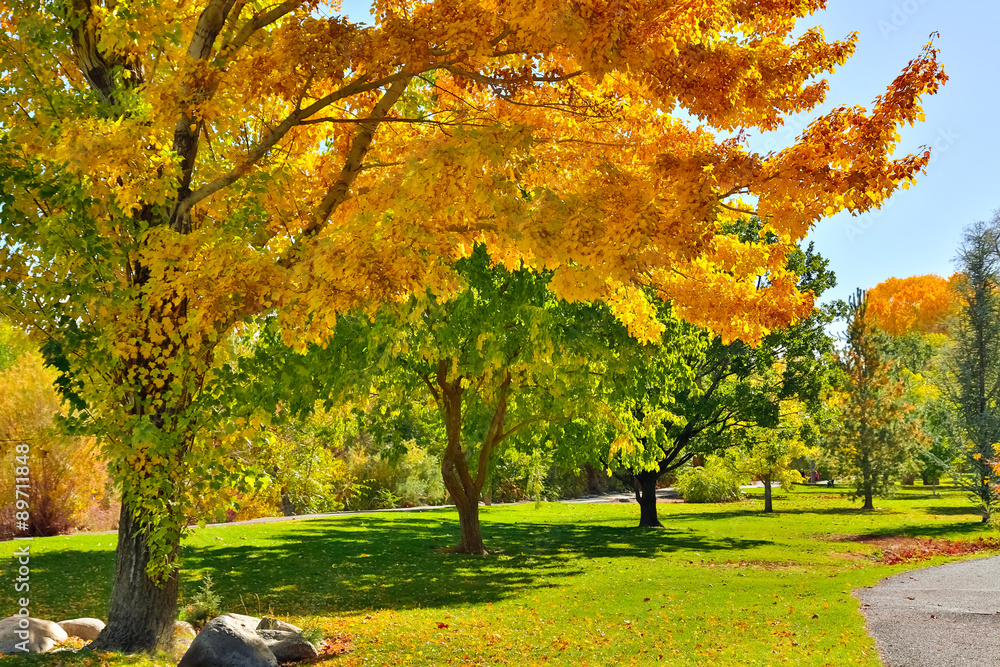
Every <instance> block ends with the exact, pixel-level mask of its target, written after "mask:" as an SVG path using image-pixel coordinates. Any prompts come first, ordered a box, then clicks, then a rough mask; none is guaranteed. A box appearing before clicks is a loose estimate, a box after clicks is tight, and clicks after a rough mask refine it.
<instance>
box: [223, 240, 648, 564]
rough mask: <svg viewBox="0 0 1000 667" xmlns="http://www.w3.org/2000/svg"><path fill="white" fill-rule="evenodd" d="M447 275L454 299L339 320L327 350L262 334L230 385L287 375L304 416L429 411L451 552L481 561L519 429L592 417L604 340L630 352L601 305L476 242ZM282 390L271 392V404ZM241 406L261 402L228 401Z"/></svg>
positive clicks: (432, 298)
mask: <svg viewBox="0 0 1000 667" xmlns="http://www.w3.org/2000/svg"><path fill="white" fill-rule="evenodd" d="M454 270H455V272H456V275H457V276H459V277H460V278H461V279H462V281H463V285H462V287H461V288H460V289H459V290H458V291H457V293H455V294H452V295H448V296H441V295H438V294H435V293H434V292H433V291H432V290H427V291H426V292H425V293H423V294H420V295H417V296H413V297H411V298H410V299H408V300H407V301H405V302H404V303H400V304H386V305H384V306H382V307H381V308H379V309H378V310H377V311H376V312H374V313H372V314H371V315H368V314H365V313H355V314H344V315H342V316H341V317H339V318H338V321H337V324H336V328H335V330H334V333H333V336H332V338H331V339H330V342H329V343H328V344H327V345H326V346H323V347H320V346H313V347H312V348H311V349H310V350H309V351H308V352H307V353H306V354H304V355H297V354H296V353H294V352H293V351H292V350H290V349H289V348H287V347H284V346H283V344H282V343H281V342H280V341H279V340H277V338H276V337H271V338H270V339H269V341H268V343H267V344H266V345H263V346H261V347H260V349H258V351H257V352H256V354H255V359H256V361H255V362H250V361H249V360H245V361H244V362H243V365H244V366H245V367H246V368H247V369H251V368H256V369H257V370H254V371H252V375H247V376H244V377H242V378H239V377H237V378H236V379H234V380H233V381H232V383H231V384H232V385H233V386H236V387H239V386H247V385H248V384H253V385H254V386H255V387H256V388H257V390H258V391H260V390H263V391H264V392H265V393H267V392H269V391H271V390H270V389H267V388H263V387H265V386H266V385H264V384H260V383H256V382H253V381H251V380H250V378H251V377H260V376H266V375H270V376H271V377H272V378H285V379H283V380H281V381H280V382H281V384H286V383H287V386H289V387H294V388H295V389H296V392H297V393H298V394H299V395H300V396H305V397H306V399H302V398H296V397H295V396H291V395H287V394H288V392H287V391H286V392H285V401H286V403H285V405H286V408H287V409H289V410H290V411H293V412H295V411H308V410H309V409H310V405H309V404H308V399H309V398H311V397H313V396H317V395H322V396H324V397H325V398H326V400H328V401H329V402H330V403H331V404H337V403H341V402H344V401H349V400H356V399H357V398H359V397H365V396H369V395H371V394H377V395H378V396H379V399H380V400H381V401H384V402H386V403H389V404H397V405H403V404H405V403H406V402H412V401H424V402H429V403H430V404H431V405H433V406H435V407H436V409H437V412H438V415H439V418H440V427H441V431H442V432H443V435H444V447H443V451H442V454H441V473H442V478H443V480H444V485H445V488H446V489H447V491H448V494H449V496H450V498H451V501H452V502H454V503H455V506H456V508H457V510H458V515H459V524H460V526H461V539H460V542H459V544H458V545H457V546H456V550H457V551H458V552H460V553H470V554H485V553H486V547H485V543H484V541H483V536H482V532H481V529H480V523H479V502H480V500H481V498H482V493H483V489H484V488H485V485H486V483H487V481H488V478H489V474H490V468H491V466H492V464H493V462H494V460H495V457H496V453H497V452H498V450H499V449H500V448H501V447H502V446H503V445H504V444H505V443H506V442H508V441H510V440H512V438H513V436H515V435H520V434H521V433H522V432H525V431H526V430H527V429H529V427H534V428H542V427H543V426H544V424H546V423H547V422H553V421H570V420H573V419H579V418H581V417H583V416H585V415H587V414H588V413H589V412H591V411H593V410H594V407H593V406H594V403H593V397H594V395H595V392H597V391H598V390H599V387H600V378H601V377H602V376H603V375H604V373H603V371H604V368H605V365H606V364H608V363H613V361H614V359H613V357H614V355H613V354H612V352H611V348H610V347H609V345H608V344H607V341H608V338H609V336H611V337H614V338H616V339H618V340H632V341H633V343H635V344H638V343H637V342H636V341H634V339H630V337H629V335H628V332H627V331H626V330H625V328H624V326H623V325H621V324H620V323H618V322H617V321H616V320H615V318H614V316H613V315H612V314H611V312H610V310H609V309H608V308H606V307H603V306H600V305H597V304H586V303H568V302H566V301H564V300H562V299H559V298H558V297H557V296H555V294H553V292H552V291H551V290H550V289H549V283H550V280H551V273H546V272H542V273H539V272H535V271H532V270H530V269H527V268H519V269H515V270H508V269H506V268H504V267H503V266H502V265H499V264H496V263H494V261H493V260H492V259H491V258H490V256H489V254H488V253H487V251H486V248H485V246H483V245H478V246H476V248H475V250H474V251H473V253H472V255H471V256H470V257H469V258H467V259H462V260H459V261H458V262H456V264H455V267H454ZM254 363H256V364H257V366H254ZM275 363H277V364H279V366H275V365H274V364H275ZM266 369H270V370H266ZM292 378H295V379H292ZM271 382H274V380H271ZM262 388H263V389H262ZM280 392H281V389H280V387H276V386H275V392H274V394H273V395H274V396H280V395H281V394H280ZM244 402H246V403H251V404H259V403H260V399H259V398H257V399H248V400H246V401H243V400H234V401H233V403H244ZM275 405H277V402H276V403H275ZM531 441H533V440H532V439H531V438H527V439H526V442H531Z"/></svg>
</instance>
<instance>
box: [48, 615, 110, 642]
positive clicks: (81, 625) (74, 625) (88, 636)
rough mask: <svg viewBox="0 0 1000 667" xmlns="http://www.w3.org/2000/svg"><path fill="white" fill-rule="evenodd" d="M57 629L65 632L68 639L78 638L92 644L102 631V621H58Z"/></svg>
mask: <svg viewBox="0 0 1000 667" xmlns="http://www.w3.org/2000/svg"><path fill="white" fill-rule="evenodd" d="M59 627H60V628H62V629H63V630H65V631H66V634H67V635H69V636H70V637H79V638H80V639H85V640H87V641H88V642H92V641H94V640H95V639H97V635H99V634H101V630H103V629H104V621H102V620H101V619H99V618H73V619H70V620H68V621H59Z"/></svg>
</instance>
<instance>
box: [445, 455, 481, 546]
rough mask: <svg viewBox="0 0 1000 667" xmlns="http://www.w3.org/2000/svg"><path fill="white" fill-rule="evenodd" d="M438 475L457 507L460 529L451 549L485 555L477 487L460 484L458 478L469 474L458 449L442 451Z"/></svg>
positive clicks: (464, 477)
mask: <svg viewBox="0 0 1000 667" xmlns="http://www.w3.org/2000/svg"><path fill="white" fill-rule="evenodd" d="M463 473H464V474H463ZM441 475H442V477H443V478H444V485H445V488H447V489H448V493H449V494H450V495H451V498H452V500H453V501H454V502H455V509H457V510H458V526H459V528H460V529H461V531H462V534H461V537H460V538H459V542H458V546H456V547H455V551H457V552H458V553H462V554H477V555H480V556H485V555H486V546H485V545H484V544H483V534H482V531H481V530H480V528H479V490H478V489H476V488H475V484H473V485H472V488H469V489H467V488H465V485H463V484H462V480H463V479H468V478H469V477H470V476H469V467H468V464H466V462H465V456H464V454H463V452H462V451H461V450H458V452H457V455H456V452H455V451H453V449H452V448H451V447H449V448H448V449H447V450H445V453H444V458H443V459H442V460H441Z"/></svg>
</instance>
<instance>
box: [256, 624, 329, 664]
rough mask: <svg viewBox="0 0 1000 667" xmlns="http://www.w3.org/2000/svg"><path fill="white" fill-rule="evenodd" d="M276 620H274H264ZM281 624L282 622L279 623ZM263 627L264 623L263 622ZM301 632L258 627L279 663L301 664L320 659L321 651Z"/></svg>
mask: <svg viewBox="0 0 1000 667" xmlns="http://www.w3.org/2000/svg"><path fill="white" fill-rule="evenodd" d="M264 620H272V621H273V620H274V619H264ZM278 622H279V623H280V621H278ZM261 624H262V625H263V621H262V622H261ZM283 625H285V626H288V627H292V628H294V627H295V626H294V625H290V624H288V623H283ZM299 632H301V631H292V630H267V629H260V628H259V627H258V629H257V634H258V635H259V636H260V638H261V639H263V640H264V643H265V644H267V647H268V648H269V649H271V653H273V654H274V657H275V658H277V659H278V662H299V661H301V660H310V659H312V658H317V657H319V651H318V650H316V647H315V646H314V645H313V643H312V642H310V641H309V640H308V639H306V638H305V637H303V636H302V635H301V634H299Z"/></svg>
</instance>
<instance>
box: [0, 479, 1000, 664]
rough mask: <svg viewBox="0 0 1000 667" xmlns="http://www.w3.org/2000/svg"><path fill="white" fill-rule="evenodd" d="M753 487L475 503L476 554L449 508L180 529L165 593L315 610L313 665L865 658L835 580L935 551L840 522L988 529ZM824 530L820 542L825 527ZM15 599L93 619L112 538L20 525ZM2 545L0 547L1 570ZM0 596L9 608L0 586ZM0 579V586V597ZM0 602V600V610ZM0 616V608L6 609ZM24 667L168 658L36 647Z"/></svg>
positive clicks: (967, 515)
mask: <svg viewBox="0 0 1000 667" xmlns="http://www.w3.org/2000/svg"><path fill="white" fill-rule="evenodd" d="M775 496H776V499H775V509H776V513H775V514H772V515H764V514H762V513H760V510H761V508H762V498H761V492H759V491H758V493H757V494H756V496H751V499H750V500H748V501H746V502H742V503H734V504H727V505H687V504H662V505H660V513H661V520H662V521H663V523H664V524H665V525H666V526H667V528H666V529H665V530H655V531H650V530H639V529H636V528H635V527H634V525H635V524H636V523H637V520H638V507H637V506H636V505H634V504H561V503H547V504H543V505H542V506H541V507H540V508H537V509H536V508H535V507H534V506H533V505H518V506H501V507H491V508H484V509H483V514H482V518H483V524H484V534H485V537H486V539H487V542H488V547H491V548H492V549H493V553H492V555H490V556H488V557H485V558H480V557H468V556H459V555H455V554H451V553H447V552H446V551H445V550H444V549H443V547H446V546H449V545H450V544H452V543H453V542H455V541H456V540H457V535H458V526H457V520H456V515H455V513H454V511H452V510H433V511H426V512H409V513H377V514H364V515H346V516H335V517H329V518H321V519H314V520H296V521H282V522H276V523H268V524H258V525H243V526H219V527H208V528H205V529H201V530H195V531H193V533H192V535H191V537H190V538H189V539H188V540H187V541H186V542H185V546H184V549H183V558H184V571H183V581H182V587H181V590H182V592H181V595H182V601H183V599H184V598H189V597H190V596H191V595H193V594H194V592H195V591H196V590H197V588H198V583H199V581H200V578H201V577H202V576H203V575H204V574H211V576H212V578H213V580H214V582H215V588H216V589H217V590H218V592H219V593H220V594H221V596H222V598H223V605H222V606H223V608H224V609H226V610H229V611H238V612H241V613H250V614H253V615H260V614H265V613H266V614H275V615H278V616H281V617H286V618H289V619H291V620H292V621H296V622H300V623H308V622H319V623H321V624H322V626H323V627H324V629H325V630H326V632H327V633H328V634H330V635H338V636H340V637H341V639H347V640H349V642H350V644H351V645H352V650H350V651H349V652H348V653H346V654H344V655H341V656H337V657H331V658H328V659H327V660H324V661H323V662H324V664H329V665H338V666H339V665H343V666H345V667H346V666H353V665H447V664H463V665H465V664H468V665H484V666H485V665H491V666H492V665H519V666H523V665H574V666H576V665H581V666H582V665H593V666H598V665H616V664H622V665H644V664H670V665H777V664H802V665H837V666H840V665H872V666H875V665H878V664H879V661H878V658H877V655H876V653H875V647H874V642H873V640H872V639H871V638H870V637H868V635H867V634H866V633H865V630H864V619H863V617H862V616H861V614H860V613H859V610H858V602H857V601H856V600H855V599H854V598H852V597H851V595H850V593H851V591H852V590H854V589H856V588H859V587H862V586H870V585H872V584H874V583H876V582H877V581H878V580H879V579H881V578H882V577H885V576H888V575H890V574H894V573H896V572H899V571H901V570H904V569H908V568H913V567H924V566H927V565H933V564H937V563H940V562H943V560H944V559H942V558H935V559H931V560H928V561H921V562H918V563H912V564H902V565H893V566H887V565H883V564H880V563H879V562H878V561H877V560H876V559H873V558H872V556H873V552H874V551H875V549H876V547H875V546H873V545H871V544H865V543H859V542H854V541H842V540H839V539H838V538H837V536H844V535H858V534H863V535H873V534H885V535H907V536H926V537H934V538H947V539H959V540H966V539H974V538H978V537H983V536H995V535H996V531H995V530H991V529H989V528H987V527H984V526H983V525H982V524H981V523H980V521H979V516H978V514H976V513H975V512H974V511H973V510H972V508H971V507H969V505H968V504H967V503H966V501H965V499H964V498H963V496H962V495H961V494H960V493H959V492H956V491H954V490H947V489H945V490H939V492H938V494H937V496H936V497H935V496H932V495H931V493H930V492H929V490H926V489H923V488H922V487H919V486H918V487H914V488H907V489H903V490H901V491H900V493H899V495H898V496H897V497H896V498H895V499H892V500H883V501H881V502H880V503H878V504H879V506H880V509H878V510H876V511H875V512H869V513H864V512H861V511H859V510H858V509H857V504H856V503H852V502H850V501H848V500H847V499H845V498H844V497H842V495H841V493H840V490H839V489H826V488H824V487H798V488H797V489H796V490H795V491H793V492H791V493H783V492H778V493H776V494H775ZM831 536H833V539H831ZM31 549H32V561H31V567H32V571H31V587H32V590H31V604H32V607H31V609H32V615H34V616H37V617H41V618H50V619H53V620H61V619H63V618H74V617H79V616H96V617H98V618H103V617H104V615H105V614H106V604H107V599H108V596H109V593H110V580H111V576H112V573H113V570H114V536H113V535H76V536H72V537H55V538H46V539H40V540H34V541H33V543H32V547H31ZM12 553H13V544H12V543H5V544H0V582H10V581H11V579H12V574H13V570H14V568H13V567H12V563H13V561H12V559H11V558H10V556H11V554H12ZM0 585H2V586H4V587H6V588H7V590H5V591H4V593H3V594H2V595H0V601H4V607H5V608H7V607H12V606H13V602H9V603H8V602H7V601H8V600H12V599H13V598H14V594H13V584H12V583H0ZM8 593H9V594H8ZM5 611H6V609H0V615H3V614H4V612H5ZM7 613H10V612H7ZM11 660H12V661H13V660H17V661H18V663H19V664H31V665H35V664H38V665H57V664H71V665H98V664H100V665H104V664H107V665H133V664H134V665H144V666H146V665H153V664H155V665H169V664H174V663H173V661H171V660H170V659H168V658H166V657H161V658H158V659H147V658H141V659H136V658H127V657H122V656H113V655H107V656H93V655H89V656H88V655H85V654H81V655H79V656H68V655H66V654H62V655H52V656H39V657H34V658H28V659H25V658H21V657H18V658H12V659H11Z"/></svg>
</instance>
